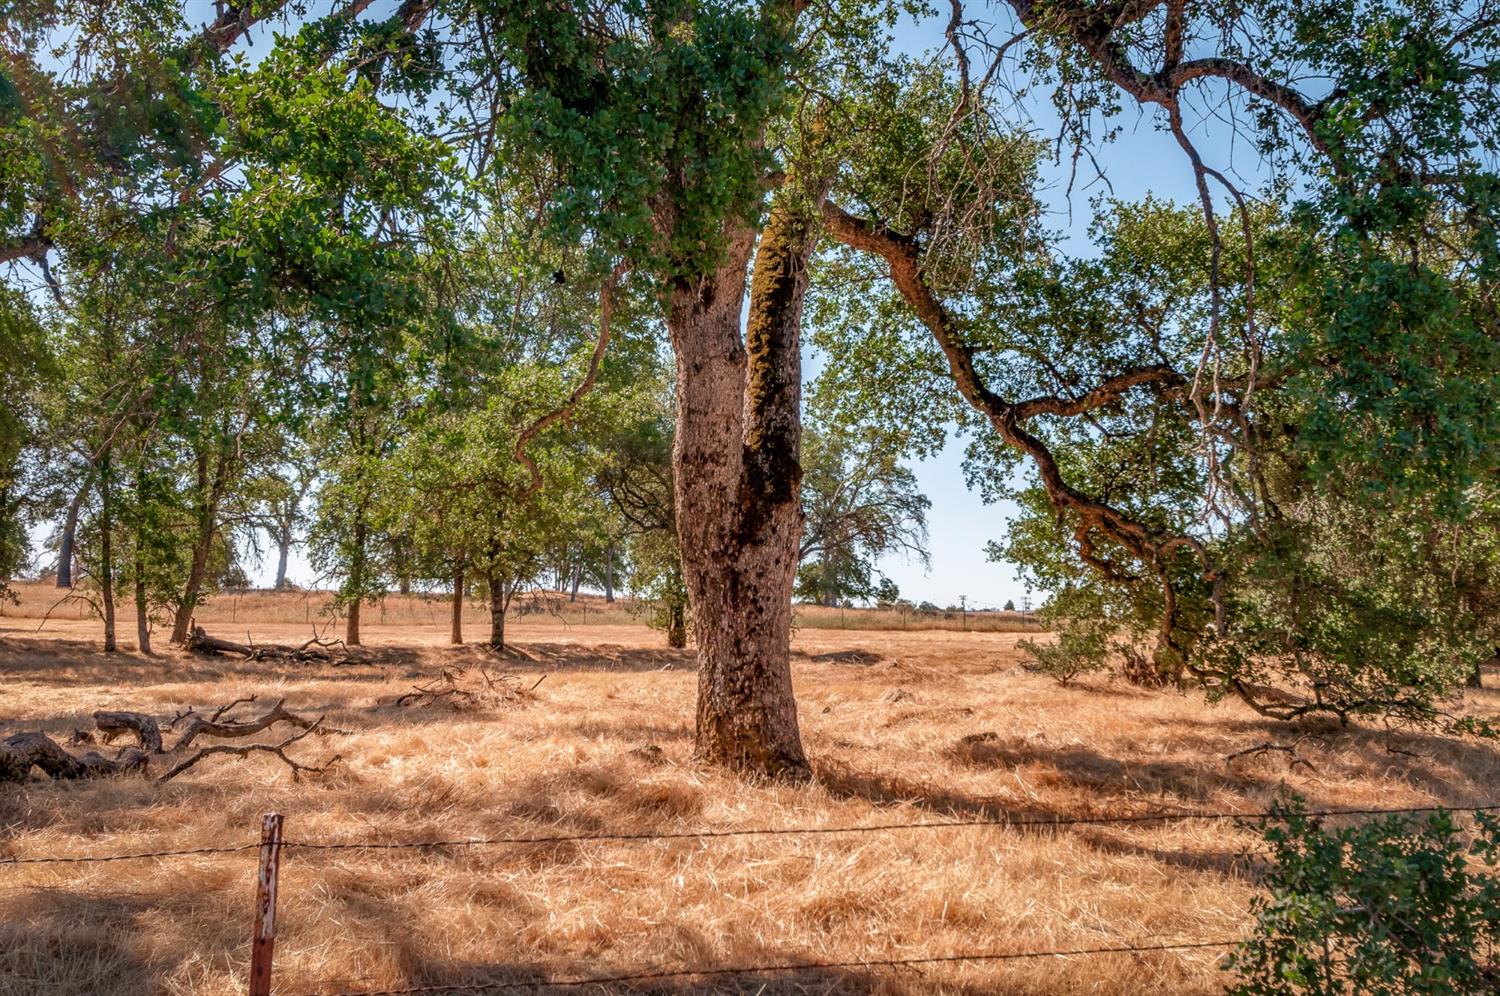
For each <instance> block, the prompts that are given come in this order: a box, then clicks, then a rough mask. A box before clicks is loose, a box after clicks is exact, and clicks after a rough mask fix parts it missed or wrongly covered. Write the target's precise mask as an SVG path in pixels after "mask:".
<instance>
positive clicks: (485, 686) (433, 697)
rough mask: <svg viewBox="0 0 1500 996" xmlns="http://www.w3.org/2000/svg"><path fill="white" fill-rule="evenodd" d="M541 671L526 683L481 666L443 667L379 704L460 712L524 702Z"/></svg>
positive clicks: (530, 697) (527, 698)
mask: <svg viewBox="0 0 1500 996" xmlns="http://www.w3.org/2000/svg"><path fill="white" fill-rule="evenodd" d="M546 678H547V676H546V675H545V674H544V675H542V676H541V677H540V678H538V679H537V680H536V682H535V683H534V684H532V685H531V686H530V687H527V686H526V685H525V684H524V683H523V682H522V681H521V679H520V678H518V677H516V676H515V675H513V674H502V675H491V674H490V673H489V672H488V671H487V670H485V669H484V668H483V667H479V666H476V667H467V668H446V667H445V668H443V669H442V670H441V671H440V672H438V676H437V677H436V678H434V679H433V680H432V681H429V682H428V683H427V684H425V685H413V686H412V689H411V691H409V692H406V693H404V694H402V695H397V696H395V697H394V698H391V699H387V700H385V701H384V702H383V703H381V704H389V705H394V706H398V707H406V706H416V705H421V706H428V705H438V704H443V705H447V706H449V707H451V708H453V709H455V710H458V711H460V712H465V711H477V710H483V709H498V708H502V707H505V706H517V705H524V704H526V703H527V702H530V701H531V700H532V699H533V698H534V697H535V696H534V694H533V693H535V692H536V689H537V686H538V685H540V684H541V683H542V682H543V681H545V680H546Z"/></svg>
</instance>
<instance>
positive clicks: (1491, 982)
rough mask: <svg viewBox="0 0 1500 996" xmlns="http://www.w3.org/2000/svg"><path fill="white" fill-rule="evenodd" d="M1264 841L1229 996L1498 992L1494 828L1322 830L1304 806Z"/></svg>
mask: <svg viewBox="0 0 1500 996" xmlns="http://www.w3.org/2000/svg"><path fill="white" fill-rule="evenodd" d="M1283 815H1284V817H1285V818H1284V821H1278V822H1274V823H1271V824H1268V826H1267V828H1266V830H1265V836H1266V840H1267V841H1268V842H1269V844H1270V847H1271V853H1272V860H1273V864H1272V866H1271V869H1270V871H1269V872H1268V873H1267V875H1266V881H1265V886H1266V890H1267V894H1266V895H1265V896H1263V897H1261V898H1259V899H1258V900H1257V901H1256V907H1255V915H1256V928H1255V931H1254V934H1253V935H1252V936H1251V938H1250V939H1249V940H1248V941H1246V942H1244V943H1243V944H1242V945H1241V946H1240V947H1239V948H1238V949H1237V950H1236V951H1235V952H1234V953H1233V955H1232V956H1231V958H1230V960H1229V968H1230V970H1231V971H1232V972H1233V973H1234V974H1235V976H1236V979H1237V981H1236V984H1235V985H1234V987H1233V988H1232V989H1231V991H1232V992H1234V993H1236V994H1237V996H1268V994H1272V993H1306V994H1333V993H1348V992H1358V993H1380V994H1386V993H1389V994H1393V996H1394V994H1397V993H1478V992H1493V991H1494V990H1495V988H1496V986H1497V985H1500V961H1497V952H1500V823H1497V822H1496V820H1495V818H1494V817H1493V816H1491V815H1489V814H1487V813H1475V814H1473V823H1474V825H1473V826H1472V827H1468V826H1464V825H1462V824H1461V823H1460V822H1459V820H1458V819H1457V814H1452V813H1446V812H1439V813H1434V814H1432V815H1430V816H1428V817H1427V818H1426V819H1423V820H1420V821H1413V820H1410V819H1407V818H1403V817H1389V818H1387V819H1384V820H1380V821H1376V822H1370V823H1364V824H1361V825H1358V826H1352V827H1343V828H1339V829H1330V828H1327V827H1325V826H1324V825H1323V824H1322V822H1321V821H1319V820H1317V819H1315V818H1313V817H1310V816H1307V815H1305V814H1304V812H1303V809H1302V807H1301V804H1300V803H1299V804H1296V805H1294V806H1293V807H1291V808H1289V809H1287V810H1285V811H1284V812H1283Z"/></svg>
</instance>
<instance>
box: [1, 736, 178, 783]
mask: <svg viewBox="0 0 1500 996" xmlns="http://www.w3.org/2000/svg"><path fill="white" fill-rule="evenodd" d="M148 758H149V755H148V754H146V752H145V751H143V750H141V749H140V748H138V747H126V748H125V749H123V750H121V751H120V752H119V753H118V754H116V755H115V757H114V759H113V760H111V759H110V758H107V757H105V756H104V755H102V754H100V753H99V752H98V751H89V752H88V753H87V754H84V755H83V756H82V757H76V756H74V755H73V754H70V753H68V752H67V751H65V750H63V749H62V747H60V746H59V745H58V744H57V742H56V741H55V740H53V739H52V738H51V737H49V736H47V735H46V734H45V733H36V732H32V733H17V734H14V735H12V736H9V737H6V738H5V740H3V741H0V782H24V781H25V780H26V779H27V778H28V777H29V776H30V775H31V769H32V767H33V766H35V767H38V768H41V769H42V771H44V772H46V773H47V774H48V775H49V776H51V777H53V778H61V779H74V778H99V777H102V776H105V775H122V774H127V773H130V772H136V771H139V772H142V773H144V772H145V770H146V762H147V760H148Z"/></svg>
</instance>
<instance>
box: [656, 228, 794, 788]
mask: <svg viewBox="0 0 1500 996" xmlns="http://www.w3.org/2000/svg"><path fill="white" fill-rule="evenodd" d="M814 235H815V231H814V228H813V226H812V225H811V224H810V222H809V221H808V219H806V218H805V217H803V216H801V215H799V214H796V213H793V212H791V211H788V210H786V209H784V208H778V209H777V210H775V211H773V213H772V215H771V217H770V220H769V221H768V223H767V226H766V229H765V231H764V232H763V233H762V236H761V240H760V247H759V250H758V251H757V252H756V254H755V269H754V273H753V276H752V284H751V292H750V294H751V300H750V312H749V324H748V326H747V327H746V329H745V336H744V339H741V335H740V305H741V302H742V301H743V297H744V273H745V267H746V265H748V263H749V258H750V252H751V241H752V238H753V236H752V233H750V232H749V231H739V232H735V233H733V237H732V239H731V243H730V247H729V251H728V253H727V256H726V258H725V261H724V262H723V263H722V264H721V265H720V266H719V267H718V268H717V269H716V270H715V271H714V272H713V273H712V274H710V275H709V276H707V277H704V278H702V279H700V280H698V281H695V282H692V283H685V284H679V286H678V287H677V288H676V289H675V290H674V292H673V295H672V301H671V309H670V314H669V318H668V325H669V327H670V328H671V331H672V341H673V346H674V348H675V350H676V354H677V373H678V385H679V388H678V400H677V426H678V428H677V438H676V441H675V445H674V450H673V465H674V469H675V471H676V489H677V507H678V510H679V514H678V516H677V527H678V539H679V541H680V543H681V548H682V561H683V575H684V579H685V580H686V582H687V588H688V593H689V596H690V597H691V599H692V604H693V617H694V620H695V623H696V631H697V637H698V710H697V724H696V734H695V753H696V755H697V756H698V757H699V759H701V760H703V761H706V762H708V763H712V764H721V765H724V766H726V767H729V768H731V769H733V770H736V771H741V772H745V773H747V774H756V775H762V776H767V777H772V778H786V779H793V780H800V779H805V778H807V777H809V776H810V774H811V769H810V768H809V767H808V763H807V757H806V755H805V754H804V752H803V749H802V739H801V734H800V732H799V730H798V725H797V703H796V699H795V697H794V695H793V690H792V677H791V661H790V643H791V596H792V583H793V581H794V579H795V575H796V569H797V553H798V549H799V539H800V534H801V528H802V508H801V494H800V484H801V476H802V474H801V468H800V466H799V465H798V462H797V456H798V447H799V444H800V436H801V423H800V403H801V354H800V338H801V335H800V331H801V330H800V326H801V319H802V302H803V298H804V296H805V293H806V290H807V261H808V257H809V256H810V255H811V252H812V245H813V242H814Z"/></svg>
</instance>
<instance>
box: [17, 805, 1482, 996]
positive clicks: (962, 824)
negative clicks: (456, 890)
mask: <svg viewBox="0 0 1500 996" xmlns="http://www.w3.org/2000/svg"><path fill="white" fill-rule="evenodd" d="M1445 812H1466V813H1468V812H1473V813H1482V812H1500V803H1490V804H1484V805H1475V806H1398V807H1378V808H1377V807H1368V808H1348V809H1313V810H1299V811H1297V812H1295V813H1293V812H1290V811H1282V810H1275V809H1272V810H1262V811H1250V812H1246V811H1236V810H1213V811H1193V810H1189V811H1176V812H1161V813H1139V814H1130V815H1123V816H1056V817H983V818H972V819H953V820H926V821H920V822H907V823H898V822H886V823H867V824H854V825H841V826H831V827H830V826H801V827H744V828H727V829H705V830H682V831H663V832H656V833H581V834H522V835H505V836H494V837H462V838H439V839H428V840H369V839H367V840H347V841H343V840H302V839H297V838H295V837H293V838H291V839H286V838H284V837H283V827H284V820H283V817H282V816H281V815H280V814H278V813H267V814H266V815H265V816H264V817H263V818H262V828H261V839H260V840H259V841H258V842H257V841H247V842H245V843H241V844H228V845H216V846H210V847H191V848H177V849H163V850H156V851H129V852H118V853H105V854H42V855H19V856H18V855H6V856H3V857H0V868H4V867H18V866H26V865H43V864H46V865H63V864H98V863H104V862H117V861H147V860H163V859H169V858H183V857H190V856H202V855H230V854H240V853H244V852H247V851H258V852H259V861H258V863H257V869H256V898H255V908H254V913H255V916H254V926H253V929H252V933H251V966H250V978H249V982H248V987H247V992H248V993H249V994H250V996H270V993H271V967H272V955H273V952H274V944H275V937H276V907H277V892H278V887H279V870H280V862H281V852H282V851H283V850H285V849H288V848H290V849H293V850H304V851H319V852H327V851H393V850H424V851H434V850H450V849H456V848H467V847H525V846H549V845H556V844H589V843H601V844H602V843H638V842H645V841H672V840H714V839H724V838H731V837H739V838H745V837H783V836H829V835H838V834H869V833H898V832H908V831H914V832H920V831H932V830H950V829H959V828H972V827H992V828H998V829H1045V828H1054V829H1061V828H1065V827H1077V826H1111V825H1120V826H1140V825H1149V824H1166V823H1179V822H1190V821H1214V822H1228V821H1234V822H1240V823H1246V824H1251V823H1262V824H1264V823H1269V822H1280V821H1285V820H1287V819H1290V818H1293V817H1294V816H1295V817H1298V818H1308V819H1315V820H1323V819H1351V818H1367V819H1373V818H1379V817H1390V816H1420V815H1430V814H1436V813H1445ZM1239 943H1240V941H1239V939H1237V938H1215V939H1210V940H1180V939H1173V938H1161V937H1152V938H1146V939H1143V940H1141V941H1139V942H1137V943H1134V944H1118V945H1109V946H1099V947H1080V948H1052V949H1044V950H1021V951H1015V950H1012V951H973V952H960V953H956V954H942V955H938V954H933V955H914V956H910V957H903V958H864V959H857V960H851V961H788V962H769V963H762V964H751V965H737V966H723V965H706V966H699V967H692V968H673V969H643V970H640V971H634V972H627V973H622V974H615V975H594V976H579V977H576V978H562V979H542V980H532V981H506V982H466V983H452V984H438V985H422V986H411V987H407V988H400V989H364V990H346V991H339V992H335V993H331V994H307V996H419V994H429V993H430V994H440V993H482V992H515V991H525V990H531V991H541V990H547V989H581V988H587V987H590V986H608V985H624V984H629V983H635V982H650V981H669V980H674V979H676V980H684V979H706V978H723V977H731V976H756V975H774V974H782V973H788V972H840V971H852V970H856V969H877V968H902V967H905V968H920V967H921V966H923V965H938V964H953V963H986V962H990V963H993V962H1004V961H1017V960H1027V959H1042V958H1074V957H1086V956H1093V955H1106V954H1143V953H1153V952H1169V951H1191V950H1212V949H1221V950H1222V949H1228V948H1232V947H1234V946H1236V945H1237V944H1239Z"/></svg>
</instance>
